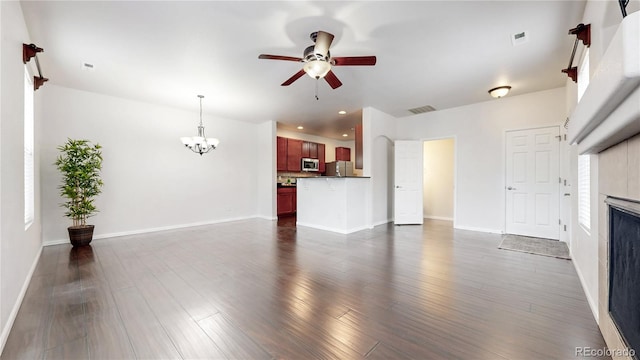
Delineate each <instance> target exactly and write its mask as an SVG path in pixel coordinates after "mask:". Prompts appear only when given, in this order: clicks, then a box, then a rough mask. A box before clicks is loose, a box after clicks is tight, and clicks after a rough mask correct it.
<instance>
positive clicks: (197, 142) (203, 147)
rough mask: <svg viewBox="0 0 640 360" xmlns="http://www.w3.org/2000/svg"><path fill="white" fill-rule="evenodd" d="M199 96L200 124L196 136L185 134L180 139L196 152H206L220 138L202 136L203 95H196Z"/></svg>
mask: <svg viewBox="0 0 640 360" xmlns="http://www.w3.org/2000/svg"><path fill="white" fill-rule="evenodd" d="M198 97H199V98H200V125H198V136H191V137H188V136H185V137H181V138H180V140H181V141H182V143H183V144H184V146H186V147H188V148H189V149H190V150H191V151H193V152H194V153H196V154H200V155H202V154H206V153H208V152H209V151H211V150H215V149H216V148H217V147H218V144H220V140H218V139H216V138H207V137H205V136H204V126H203V125H202V99H203V98H204V95H198Z"/></svg>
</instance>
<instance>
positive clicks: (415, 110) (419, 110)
mask: <svg viewBox="0 0 640 360" xmlns="http://www.w3.org/2000/svg"><path fill="white" fill-rule="evenodd" d="M429 111H436V108H434V107H433V106H431V105H425V106H421V107H417V108H413V109H409V112H412V113H414V114H422V113H426V112H429Z"/></svg>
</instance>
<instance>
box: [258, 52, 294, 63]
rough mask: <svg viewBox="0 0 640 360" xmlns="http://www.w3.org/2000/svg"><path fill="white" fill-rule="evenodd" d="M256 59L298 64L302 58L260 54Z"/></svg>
mask: <svg viewBox="0 0 640 360" xmlns="http://www.w3.org/2000/svg"><path fill="white" fill-rule="evenodd" d="M258 59H267V60H286V61H298V62H300V61H302V58H297V57H293V56H282V55H267V54H260V56H258Z"/></svg>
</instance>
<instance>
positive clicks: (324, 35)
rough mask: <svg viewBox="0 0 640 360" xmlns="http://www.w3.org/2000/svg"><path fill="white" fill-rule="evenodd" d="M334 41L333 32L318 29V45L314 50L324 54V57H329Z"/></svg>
mask: <svg viewBox="0 0 640 360" xmlns="http://www.w3.org/2000/svg"><path fill="white" fill-rule="evenodd" d="M332 41H333V35H332V34H329V33H328V32H324V31H318V34H317V35H316V45H315V47H314V48H313V52H314V53H316V54H322V56H323V57H327V55H328V54H329V47H330V46H331V42H332Z"/></svg>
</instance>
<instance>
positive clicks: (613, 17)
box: [566, 0, 640, 320]
mask: <svg viewBox="0 0 640 360" xmlns="http://www.w3.org/2000/svg"><path fill="white" fill-rule="evenodd" d="M639 10H640V1H638V0H634V1H630V2H629V5H628V6H627V13H629V14H631V13H633V12H636V11H639ZM621 21H622V14H621V12H620V7H619V5H618V2H617V1H588V2H587V5H586V7H585V10H584V15H583V18H582V23H584V24H591V46H590V47H589V74H590V77H593V75H594V73H595V71H596V69H597V68H598V64H599V63H600V59H601V58H602V56H603V55H604V53H605V51H606V50H607V47H608V46H609V42H610V41H611V38H612V37H613V35H614V34H615V32H616V30H617V29H618V25H619V24H620V22H621ZM582 51H584V46H583V45H582V43H580V45H579V50H578V52H577V55H576V59H580V58H581V57H580V56H579V54H582ZM576 63H577V64H580V63H579V62H577V61H576ZM566 93H567V105H566V107H567V114H570V113H571V112H572V111H573V109H574V108H575V106H576V104H577V87H576V85H575V83H574V82H573V81H571V80H567V91H566ZM568 163H569V165H570V169H571V184H572V189H573V191H571V207H572V209H573V211H572V213H571V224H570V225H571V240H570V250H571V257H572V258H573V264H574V266H575V268H576V271H577V273H578V276H579V277H580V281H581V282H582V287H583V288H584V291H585V294H586V296H587V300H588V301H589V305H590V306H591V311H592V312H593V315H594V317H595V318H596V320H599V312H598V291H599V290H598V286H599V285H598V233H599V231H602V230H601V229H599V226H598V225H599V223H598V215H599V214H598V208H599V206H598V203H599V201H602V199H599V197H598V157H597V156H591V229H590V230H589V231H585V229H584V228H583V227H582V226H580V225H579V223H578V211H577V209H578V190H577V186H578V175H577V174H578V151H577V145H572V146H571V148H570V149H569V160H568Z"/></svg>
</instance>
